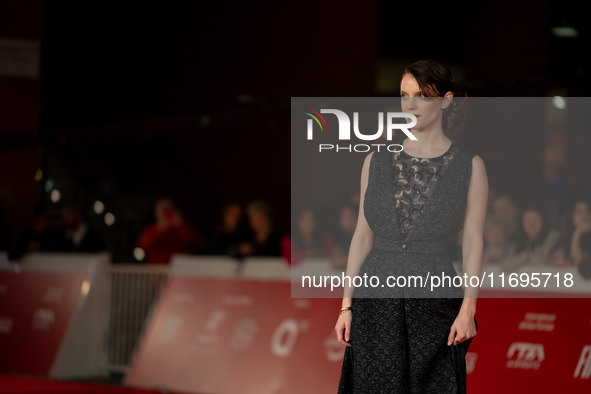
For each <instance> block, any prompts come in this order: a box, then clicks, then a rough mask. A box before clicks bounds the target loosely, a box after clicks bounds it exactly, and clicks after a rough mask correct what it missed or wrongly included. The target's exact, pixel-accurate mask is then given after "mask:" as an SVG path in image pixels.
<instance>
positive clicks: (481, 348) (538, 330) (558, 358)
mask: <svg viewBox="0 0 591 394" xmlns="http://www.w3.org/2000/svg"><path fill="white" fill-rule="evenodd" d="M481 291H483V292H484V290H481ZM476 319H477V321H478V334H477V336H476V337H475V339H474V341H473V342H472V345H471V346H470V349H469V351H468V354H467V355H466V365H467V371H468V382H467V384H468V392H474V393H484V394H488V393H499V392H503V393H554V392H567V393H591V300H590V299H589V298H518V299H511V298H496V299H495V298H481V299H479V300H478V306H477V313H476Z"/></svg>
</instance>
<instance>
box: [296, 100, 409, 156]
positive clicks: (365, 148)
mask: <svg viewBox="0 0 591 394" xmlns="http://www.w3.org/2000/svg"><path fill="white" fill-rule="evenodd" d="M304 114H305V115H307V116H308V122H307V129H306V131H307V133H306V136H307V139H308V140H309V141H312V140H313V139H314V128H315V127H316V128H317V129H320V132H321V133H322V132H326V131H328V123H327V122H326V118H325V117H324V116H322V114H330V115H334V116H335V117H336V121H337V122H338V125H339V126H338V132H337V134H336V136H335V137H336V138H337V139H338V140H339V141H351V136H352V133H351V130H352V131H353V135H354V136H355V137H357V138H358V139H360V140H362V141H375V140H377V139H379V138H380V137H382V135H383V134H384V116H385V118H386V122H385V130H386V139H387V140H388V141H391V140H392V138H393V135H394V132H395V131H396V130H400V131H402V132H403V133H404V134H406V136H407V137H408V138H410V139H411V140H413V141H416V140H417V138H416V137H415V136H414V135H413V134H412V133H411V131H410V129H411V128H413V127H414V126H416V124H417V118H416V116H414V115H413V114H410V113H407V112H387V113H386V114H385V115H384V113H383V112H378V114H377V118H378V119H377V123H378V126H377V131H372V132H369V133H365V132H362V131H361V130H360V128H359V112H353V122H351V118H349V115H347V114H346V113H345V112H344V111H341V110H339V109H321V110H320V112H319V111H316V110H314V109H312V108H304ZM395 119H409V120H410V122H409V123H395V122H394V120H395ZM315 125H317V126H315ZM371 146H376V147H377V148H378V149H380V147H381V146H385V144H371ZM371 146H370V145H368V144H355V145H352V144H348V145H342V144H341V145H339V144H336V145H335V144H319V145H318V149H319V152H322V151H335V152H339V151H348V152H369V151H370V150H371ZM386 149H387V150H388V151H390V152H400V151H401V150H402V146H401V145H400V144H391V145H388V146H386Z"/></svg>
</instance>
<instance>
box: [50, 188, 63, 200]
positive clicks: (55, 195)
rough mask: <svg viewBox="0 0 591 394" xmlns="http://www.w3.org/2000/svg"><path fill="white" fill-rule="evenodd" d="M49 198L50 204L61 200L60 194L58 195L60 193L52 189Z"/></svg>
mask: <svg viewBox="0 0 591 394" xmlns="http://www.w3.org/2000/svg"><path fill="white" fill-rule="evenodd" d="M49 198H50V199H51V201H52V202H58V201H59V200H60V199H61V198H62V193H60V191H59V190H57V189H53V190H52V191H51V194H50V195H49Z"/></svg>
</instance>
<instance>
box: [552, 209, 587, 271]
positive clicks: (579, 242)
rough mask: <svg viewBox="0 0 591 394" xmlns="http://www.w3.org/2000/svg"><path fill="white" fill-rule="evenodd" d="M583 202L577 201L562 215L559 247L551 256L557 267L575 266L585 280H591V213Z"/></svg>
mask: <svg viewBox="0 0 591 394" xmlns="http://www.w3.org/2000/svg"><path fill="white" fill-rule="evenodd" d="M589 208H590V205H589V203H588V202H587V201H585V200H577V201H576V202H575V203H574V204H573V205H572V207H571V208H570V209H569V210H568V211H567V212H566V213H565V214H564V215H563V218H562V221H563V230H562V234H561V235H562V240H561V242H560V247H559V248H558V249H557V250H556V252H555V253H553V254H552V256H551V264H553V265H556V266H559V267H568V266H573V265H576V266H578V269H579V272H580V273H581V275H583V276H584V277H585V278H591V258H590V253H591V211H590V209H589Z"/></svg>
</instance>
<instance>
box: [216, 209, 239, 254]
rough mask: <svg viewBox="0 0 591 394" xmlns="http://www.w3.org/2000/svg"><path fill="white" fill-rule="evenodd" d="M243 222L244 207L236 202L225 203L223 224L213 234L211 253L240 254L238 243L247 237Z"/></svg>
mask: <svg viewBox="0 0 591 394" xmlns="http://www.w3.org/2000/svg"><path fill="white" fill-rule="evenodd" d="M243 224H244V221H243V210H242V207H241V206H240V205H239V204H236V203H229V204H226V205H224V207H223V208H222V214H221V224H220V225H219V227H218V229H217V230H216V232H215V234H214V236H213V240H212V242H211V245H210V248H209V253H210V254H215V255H224V256H232V257H237V256H239V253H238V245H239V244H240V243H241V242H242V241H243V240H244V239H245V238H246V237H247V233H246V229H245V228H244V226H243Z"/></svg>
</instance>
